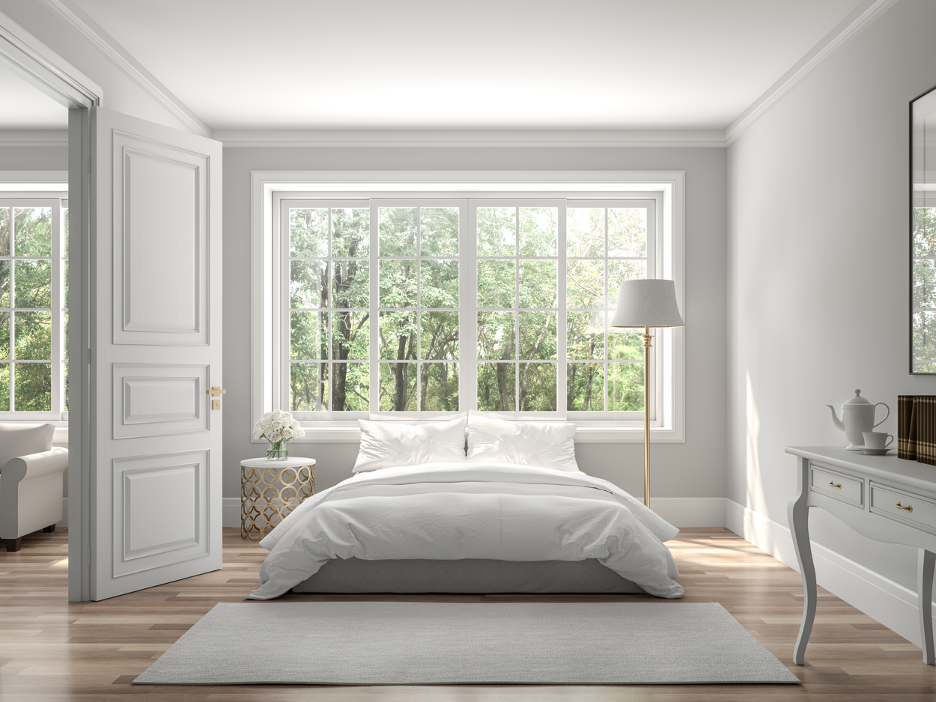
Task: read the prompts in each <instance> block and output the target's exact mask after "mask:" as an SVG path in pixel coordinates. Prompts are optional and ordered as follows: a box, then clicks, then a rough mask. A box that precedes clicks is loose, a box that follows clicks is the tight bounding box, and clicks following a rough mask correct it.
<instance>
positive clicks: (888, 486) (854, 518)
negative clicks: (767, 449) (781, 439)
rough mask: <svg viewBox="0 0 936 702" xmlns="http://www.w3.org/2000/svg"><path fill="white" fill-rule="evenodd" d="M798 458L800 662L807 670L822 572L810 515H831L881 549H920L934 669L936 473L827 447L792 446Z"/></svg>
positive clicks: (926, 636)
mask: <svg viewBox="0 0 936 702" xmlns="http://www.w3.org/2000/svg"><path fill="white" fill-rule="evenodd" d="M786 452H787V453H791V454H793V455H794V456H796V457H797V468H798V470H797V473H796V475H797V485H798V488H799V490H798V494H797V496H796V497H795V498H794V499H793V500H792V501H791V502H790V507H789V517H790V530H791V531H792V532H793V544H794V546H795V547H796V557H797V559H798V560H799V565H800V573H802V576H803V590H804V593H805V599H804V602H803V623H802V625H801V626H800V632H799V638H797V640H796V649H795V650H794V655H793V660H794V661H795V662H796V664H797V665H803V661H804V659H805V656H806V644H807V642H808V641H809V634H810V633H811V632H812V626H813V619H814V618H815V616H816V568H815V565H814V564H813V557H812V547H811V546H810V543H809V508H810V507H821V508H822V509H824V510H826V511H827V512H831V513H832V514H834V515H835V516H836V517H838V518H839V519H841V520H842V521H843V522H845V523H846V524H847V525H848V526H850V527H851V528H852V529H854V530H855V531H857V532H859V533H860V534H863V535H864V536H867V537H868V538H869V539H874V540H875V541H886V542H889V543H895V544H906V545H907V546H915V547H916V548H918V549H920V552H919V557H918V560H917V595H918V597H919V606H920V632H921V634H922V639H923V661H924V662H925V663H926V664H927V665H934V643H933V571H934V565H936V466H929V465H926V464H923V463H917V462H916V461H905V460H902V459H899V458H897V457H896V456H894V455H890V456H866V455H864V454H863V453H862V452H860V451H847V450H845V449H844V448H832V447H828V446H789V447H787V449H786Z"/></svg>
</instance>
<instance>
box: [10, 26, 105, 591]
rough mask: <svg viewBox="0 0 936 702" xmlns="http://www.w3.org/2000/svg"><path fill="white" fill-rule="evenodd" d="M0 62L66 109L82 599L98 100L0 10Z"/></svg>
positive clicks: (74, 490)
mask: <svg viewBox="0 0 936 702" xmlns="http://www.w3.org/2000/svg"><path fill="white" fill-rule="evenodd" d="M0 63H2V64H3V65H5V66H8V67H9V68H10V69H12V70H13V71H14V72H15V73H16V74H17V75H19V76H20V77H22V78H24V79H25V80H26V81H27V82H29V83H31V84H32V85H34V86H35V87H36V88H38V89H39V90H41V91H42V92H43V93H45V94H46V95H48V96H49V97H51V98H52V99H53V100H55V101H56V102H59V103H60V104H62V105H64V106H65V107H67V108H68V207H69V213H68V216H69V232H68V242H69V243H68V249H69V251H68V255H69V279H68V284H69V297H70V300H71V302H70V306H69V350H68V358H69V361H68V373H69V417H68V424H69V427H68V429H69V431H68V468H69V470H68V600H69V602H84V601H86V600H88V599H90V590H91V588H90V582H91V581H90V578H91V568H90V558H91V540H90V539H91V529H90V519H91V512H90V504H91V503H90V489H91V474H90V471H88V470H87V466H89V465H91V463H90V455H89V451H90V448H91V441H90V434H89V431H90V422H89V421H88V420H89V418H90V407H89V404H88V403H89V397H90V396H89V393H88V381H89V377H90V373H89V371H88V369H89V362H90V326H89V322H90V320H89V314H88V313H89V310H90V309H91V307H90V287H89V283H90V275H89V272H90V271H89V265H90V260H91V257H90V252H91V243H92V237H91V233H92V231H93V229H92V228H91V225H92V222H91V221H90V208H89V207H88V205H89V203H90V196H91V192H92V188H91V170H92V159H93V155H92V154H93V153H94V152H93V150H92V148H91V147H92V143H91V129H90V124H91V117H90V116H91V112H90V108H92V107H99V106H101V105H102V103H103V99H104V91H103V89H102V88H101V86H99V85H98V84H97V83H95V82H94V81H93V80H91V79H90V78H89V77H88V76H86V75H85V74H84V73H82V72H81V71H79V70H78V69H77V68H75V67H74V66H73V65H72V64H70V63H69V62H68V61H66V60H65V59H63V58H62V57H61V56H59V55H58V54H57V53H55V52H54V51H53V50H52V49H50V48H49V47H48V46H46V45H45V44H43V43H42V42H41V41H39V39H37V38H36V37H35V36H33V35H32V34H30V33H29V32H28V31H27V30H26V29H24V28H23V27H22V26H20V25H19V24H17V23H16V22H14V21H13V20H12V19H11V18H10V17H9V16H8V15H6V14H4V13H2V12H0Z"/></svg>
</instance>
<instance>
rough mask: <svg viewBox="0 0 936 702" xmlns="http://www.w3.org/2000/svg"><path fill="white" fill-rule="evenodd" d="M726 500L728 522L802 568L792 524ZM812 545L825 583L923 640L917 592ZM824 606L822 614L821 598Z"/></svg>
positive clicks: (917, 640) (910, 636)
mask: <svg viewBox="0 0 936 702" xmlns="http://www.w3.org/2000/svg"><path fill="white" fill-rule="evenodd" d="M725 503H726V509H725V526H726V527H728V528H729V529H730V530H731V531H733V532H734V533H735V534H738V535H739V536H741V537H743V538H744V539H746V540H747V541H750V542H751V543H752V544H754V545H755V546H757V547H758V548H760V549H762V550H764V551H766V552H767V553H769V554H770V555H771V556H773V557H774V558H776V559H777V560H779V561H782V562H783V563H785V564H786V565H788V566H790V567H791V568H793V570H795V571H796V572H799V564H798V563H797V561H796V551H795V550H794V548H793V537H792V535H791V534H790V529H789V528H788V527H785V526H783V525H782V524H778V523H777V522H775V521H773V520H771V519H769V518H768V517H765V516H763V515H762V514H759V513H757V512H755V511H754V510H752V509H749V508H747V507H745V506H743V505H740V504H738V503H737V502H735V501H734V500H729V499H726V500H725ZM812 551H813V561H814V562H815V564H816V580H817V582H818V583H819V585H820V586H821V587H824V588H825V589H826V590H828V591H829V592H831V593H832V594H833V595H835V596H836V597H839V598H841V599H843V600H845V601H846V602H847V603H848V604H850V605H851V606H853V607H855V608H856V609H858V610H860V611H862V612H864V613H865V614H867V615H868V616H869V617H871V618H872V619H874V620H875V621H877V622H880V623H881V624H883V625H884V626H886V627H887V628H888V629H890V630H891V631H894V632H896V633H897V634H900V635H901V636H903V637H904V638H905V639H907V640H908V641H910V642H911V643H913V644H915V645H917V646H919V645H920V642H921V640H922V639H921V637H920V615H919V612H920V610H919V607H918V604H917V601H918V598H917V594H916V593H915V592H913V591H912V590H909V589H908V588H906V587H904V586H903V585H900V584H899V583H896V582H894V581H893V580H891V579H889V578H886V577H884V576H883V575H880V574H879V573H875V572H874V571H873V570H868V569H867V568H865V567H864V566H863V565H860V564H859V563H855V562H854V561H852V560H850V559H848V558H845V557H844V556H840V555H839V554H837V553H835V552H834V551H831V550H829V549H828V548H826V547H825V546H820V545H819V544H817V543H816V542H812ZM819 609H820V614H821V609H822V604H821V603H820V605H819ZM934 619H936V618H934Z"/></svg>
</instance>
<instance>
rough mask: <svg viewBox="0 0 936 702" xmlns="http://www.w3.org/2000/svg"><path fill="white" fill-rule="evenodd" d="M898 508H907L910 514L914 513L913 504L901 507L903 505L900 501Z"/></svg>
mask: <svg viewBox="0 0 936 702" xmlns="http://www.w3.org/2000/svg"><path fill="white" fill-rule="evenodd" d="M897 509H905V510H907V511H908V512H909V513H910V514H913V505H907V506H906V507H901V506H900V503H899V502H898V503H897Z"/></svg>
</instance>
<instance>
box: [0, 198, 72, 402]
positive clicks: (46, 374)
mask: <svg viewBox="0 0 936 702" xmlns="http://www.w3.org/2000/svg"><path fill="white" fill-rule="evenodd" d="M66 227H67V201H66V200H64V199H61V198H42V199H36V198H24V199H15V198H9V199H0V416H5V417H8V418H11V419H15V418H23V419H31V418H36V419H53V420H56V419H62V418H63V416H64V415H63V413H64V412H65V411H66V410H67V405H66V401H67V384H66V383H67V370H68V369H67V356H66V351H67V348H66V340H67V337H66V333H67V332H66V325H67V292H68V291H67V250H66V234H67V229H66Z"/></svg>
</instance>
